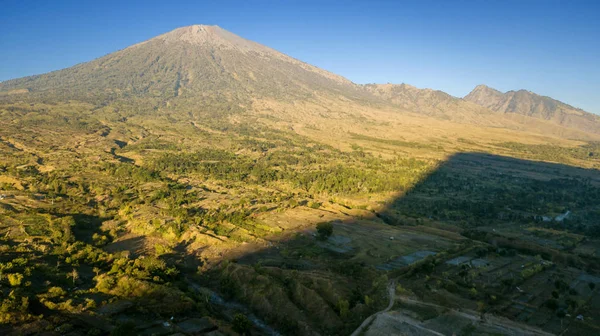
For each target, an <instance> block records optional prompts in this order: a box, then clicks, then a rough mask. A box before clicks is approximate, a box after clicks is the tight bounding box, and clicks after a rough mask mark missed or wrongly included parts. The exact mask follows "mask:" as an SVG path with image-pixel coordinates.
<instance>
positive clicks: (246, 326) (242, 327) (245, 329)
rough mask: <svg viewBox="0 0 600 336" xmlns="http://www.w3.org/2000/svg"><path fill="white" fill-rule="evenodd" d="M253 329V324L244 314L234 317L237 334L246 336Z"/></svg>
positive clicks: (234, 327) (234, 328)
mask: <svg viewBox="0 0 600 336" xmlns="http://www.w3.org/2000/svg"><path fill="white" fill-rule="evenodd" d="M251 328H252V322H250V320H249V319H248V318H247V317H246V315H244V314H235V316H234V317H233V330H235V331H236V332H238V333H240V334H242V335H246V334H248V333H249V332H250V329H251Z"/></svg>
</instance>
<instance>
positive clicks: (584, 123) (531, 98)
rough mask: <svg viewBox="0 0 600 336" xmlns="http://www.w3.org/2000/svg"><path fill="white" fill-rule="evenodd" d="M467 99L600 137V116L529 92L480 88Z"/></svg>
mask: <svg viewBox="0 0 600 336" xmlns="http://www.w3.org/2000/svg"><path fill="white" fill-rule="evenodd" d="M464 99H465V100H466V101H470V102H473V103H475V104H478V105H480V106H483V107H485V108H488V109H490V110H492V111H494V112H501V113H505V114H508V113H514V114H520V115H524V116H529V117H533V118H537V119H544V120H548V121H551V122H553V123H556V124H559V125H561V126H566V127H571V128H576V129H580V130H583V131H586V132H592V133H600V117H599V116H597V115H595V114H592V113H589V112H586V111H584V110H582V109H578V108H575V107H573V106H571V105H568V104H565V103H563V102H561V101H558V100H556V99H552V98H550V97H546V96H541V95H538V94H536V93H533V92H530V91H527V90H519V91H508V92H506V93H502V92H500V91H498V90H496V89H493V88H490V87H488V86H486V85H478V86H477V87H475V89H473V91H471V92H470V93H469V94H468V95H467V96H465V98H464Z"/></svg>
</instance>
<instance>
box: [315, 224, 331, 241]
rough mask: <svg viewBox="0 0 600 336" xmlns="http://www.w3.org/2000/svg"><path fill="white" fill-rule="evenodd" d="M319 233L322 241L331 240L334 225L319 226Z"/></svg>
mask: <svg viewBox="0 0 600 336" xmlns="http://www.w3.org/2000/svg"><path fill="white" fill-rule="evenodd" d="M317 233H318V234H319V239H321V240H325V239H327V238H329V236H331V235H332V234H333V224H331V223H329V222H322V223H319V224H317Z"/></svg>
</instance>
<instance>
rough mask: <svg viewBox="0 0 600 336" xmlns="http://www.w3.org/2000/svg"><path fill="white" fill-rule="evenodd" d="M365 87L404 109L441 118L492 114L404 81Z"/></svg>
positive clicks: (437, 91)
mask: <svg viewBox="0 0 600 336" xmlns="http://www.w3.org/2000/svg"><path fill="white" fill-rule="evenodd" d="M364 88H365V89H366V90H367V91H368V92H370V93H371V94H373V95H375V96H376V97H378V98H381V99H384V100H386V101H388V102H390V103H392V104H394V105H396V106H398V107H401V108H402V109H405V110H408V111H414V112H417V113H419V114H425V115H429V116H433V117H437V118H441V119H448V120H464V119H466V118H470V119H472V118H473V117H475V118H476V116H477V115H482V114H483V115H489V114H490V111H489V110H487V109H484V108H481V107H480V106H478V105H476V104H472V103H470V102H467V101H464V100H462V99H460V98H456V97H453V96H451V95H449V94H447V93H446V92H443V91H439V90H432V89H420V88H417V87H414V86H412V85H408V84H404V83H403V84H366V85H364ZM488 117H489V116H488Z"/></svg>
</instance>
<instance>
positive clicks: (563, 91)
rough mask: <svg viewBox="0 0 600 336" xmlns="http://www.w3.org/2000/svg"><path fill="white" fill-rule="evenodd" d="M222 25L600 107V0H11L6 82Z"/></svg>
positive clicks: (324, 55) (410, 71)
mask: <svg viewBox="0 0 600 336" xmlns="http://www.w3.org/2000/svg"><path fill="white" fill-rule="evenodd" d="M192 24H216V25H219V26H221V27H222V28H224V29H227V30H229V31H231V32H233V33H235V34H238V35H240V36H242V37H245V38H247V39H250V40H254V41H256V42H259V43H262V44H265V45H267V46H269V47H271V48H274V49H277V50H279V51H281V52H284V53H286V54H288V55H290V56H293V57H295V58H298V59H300V60H302V61H305V62H308V63H311V64H313V65H316V66H318V67H321V68H324V69H326V70H329V71H332V72H334V73H337V74H340V75H342V76H345V77H347V78H349V79H350V80H352V81H354V82H356V83H387V82H390V83H408V84H411V85H415V86H417V87H429V88H433V89H439V90H443V91H446V92H448V93H450V94H452V95H454V96H459V97H461V96H464V95H466V94H467V93H468V92H469V91H470V90H471V89H472V88H473V87H475V86H476V85H477V84H482V83H483V84H486V85H488V86H491V87H494V88H496V89H499V90H501V91H508V90H513V89H527V90H530V91H533V92H536V93H539V94H543V95H547V96H551V97H553V98H556V99H559V100H562V101H564V102H566V103H569V104H571V105H574V106H576V107H580V108H583V109H585V110H587V111H590V112H594V113H598V114H600V0H591V1H583V0H581V1H577V0H570V1H555V0H519V1H513V0H480V1H461V0H456V1H450V0H446V1H423V0H421V1H416V0H415V1H400V0H397V1H377V0H371V1H366V0H365V1H350V0H346V1H341V0H340V1H327V0H320V1H312V0H309V1H295V0H287V1H284V0H281V1H275V0H271V1H252V0H243V1H228V0H212V1H201V0H195V1H167V0H162V1H152V0H146V1H125V0H119V1H113V0H104V1H87V0H77V1H71V0H61V1H47V0H44V1H37V0H29V1H23V0H18V1H17V0H2V4H1V6H0V81H1V80H7V79H11V78H16V77H22V76H27V75H33V74H39V73H44V72H48V71H52V70H57V69H61V68H65V67H69V66H72V65H74V64H77V63H81V62H85V61H89V60H92V59H94V58H97V57H100V56H103V55H105V54H108V53H111V52H113V51H116V50H119V49H122V48H125V47H127V46H129V45H131V44H134V43H137V42H141V41H144V40H146V39H149V38H151V37H154V36H156V35H159V34H161V33H164V32H167V31H170V30H172V29H175V28H177V27H181V26H187V25H192Z"/></svg>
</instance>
